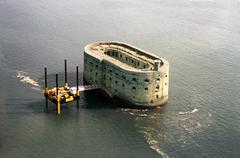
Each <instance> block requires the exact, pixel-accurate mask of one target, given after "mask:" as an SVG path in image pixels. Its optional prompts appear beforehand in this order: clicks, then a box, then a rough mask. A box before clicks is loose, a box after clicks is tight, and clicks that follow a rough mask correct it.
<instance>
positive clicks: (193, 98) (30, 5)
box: [0, 0, 240, 158]
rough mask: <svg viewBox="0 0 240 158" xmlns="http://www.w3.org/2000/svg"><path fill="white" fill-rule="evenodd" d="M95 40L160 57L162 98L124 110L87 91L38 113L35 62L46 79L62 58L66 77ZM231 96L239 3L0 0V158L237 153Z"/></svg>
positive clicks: (237, 67) (238, 66) (238, 132)
mask: <svg viewBox="0 0 240 158" xmlns="http://www.w3.org/2000/svg"><path fill="white" fill-rule="evenodd" d="M98 40H118V41H123V42H127V43H130V44H133V45H135V46H138V47H140V48H142V49H145V50H147V51H149V52H153V53H155V54H157V55H159V56H162V57H164V58H166V59H167V60H168V61H169V62H170V94H169V95H170V96H169V98H170V100H169V103H168V105H167V106H165V107H163V108H161V109H152V110H133V109H124V108H121V107H117V106H116V105H114V104H113V103H111V102H109V101H107V100H106V99H104V98H102V96H100V95H98V94H96V93H91V94H89V95H86V94H85V95H84V94H81V101H80V104H81V106H80V109H79V111H77V110H76V104H75V103H72V104H69V106H67V107H66V106H65V107H64V108H62V114H61V115H60V116H57V115H56V112H55V110H54V105H52V104H51V106H50V112H49V113H46V112H45V109H44V106H45V100H44V97H43V95H42V94H41V92H40V89H41V88H43V78H44V76H43V67H44V66H45V65H47V66H48V68H49V79H50V86H54V82H53V81H54V74H55V73H56V72H58V73H59V74H60V76H61V81H62V78H63V70H64V67H63V66H64V65H63V60H64V59H65V58H66V59H68V61H69V62H68V64H69V71H70V74H69V75H70V76H69V79H70V81H71V82H72V83H74V80H75V76H74V73H75V72H74V71H75V66H76V65H79V66H80V70H81V74H82V71H83V48H84V46H85V45H86V44H88V43H90V42H94V41H98ZM81 77H82V75H81ZM81 82H82V79H81ZM239 94H240V1H239V0H117V1H115V0H98V1H89V0H81V1H79V0H68V1H58V0H48V1H47V0H46V1H44V0H38V1H31V0H21V1H19V0H0V157H1V158H16V157H17V158H38V157H42V158H53V157H57V158H63V157H68V158H76V157H83V158H85V157H89V158H95V157H99V158H108V157H110V158H125V157H129V158H134V157H136V158H155V157H156V158H157V157H164V158H168V157H170V158H218V157H221V158H239V157H240V97H239V96H240V95H239Z"/></svg>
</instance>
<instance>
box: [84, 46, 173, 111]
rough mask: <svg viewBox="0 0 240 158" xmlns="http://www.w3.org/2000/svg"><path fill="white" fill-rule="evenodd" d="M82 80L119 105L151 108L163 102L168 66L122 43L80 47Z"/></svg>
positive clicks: (166, 94) (167, 82)
mask: <svg viewBox="0 0 240 158" xmlns="http://www.w3.org/2000/svg"><path fill="white" fill-rule="evenodd" d="M84 80H85V81H86V82H88V83H90V84H96V85H97V86H99V87H100V90H101V91H102V92H103V94H104V95H105V96H107V97H108V98H110V99H112V100H113V101H117V103H119V104H120V105H121V106H128V107H139V108H154V107H157V106H161V105H164V104H166V103H167V101H168V85H169V63H168V61H167V60H165V59H163V58H160V57H158V56H156V55H154V54H151V53H148V52H146V51H144V50H141V49H139V48H136V47H134V46H132V45H129V44H126V43H122V42H115V41H109V42H95V43H91V44H88V45H87V46H86V47H85V48H84Z"/></svg>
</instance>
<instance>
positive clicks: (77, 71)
mask: <svg viewBox="0 0 240 158" xmlns="http://www.w3.org/2000/svg"><path fill="white" fill-rule="evenodd" d="M76 77H77V78H76V84H77V91H76V93H77V108H79V91H78V66H76Z"/></svg>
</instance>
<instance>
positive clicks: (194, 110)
mask: <svg viewBox="0 0 240 158" xmlns="http://www.w3.org/2000/svg"><path fill="white" fill-rule="evenodd" d="M198 110H199V109H197V108H194V109H193V110H192V111H186V112H182V111H180V112H178V114H179V115H184V114H193V113H195V112H198Z"/></svg>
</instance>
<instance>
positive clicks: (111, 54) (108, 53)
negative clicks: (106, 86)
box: [104, 51, 146, 69]
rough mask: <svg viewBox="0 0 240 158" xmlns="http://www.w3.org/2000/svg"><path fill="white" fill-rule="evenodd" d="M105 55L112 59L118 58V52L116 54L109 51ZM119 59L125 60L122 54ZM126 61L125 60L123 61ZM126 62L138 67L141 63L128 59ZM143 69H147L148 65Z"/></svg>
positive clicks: (126, 58)
mask: <svg viewBox="0 0 240 158" xmlns="http://www.w3.org/2000/svg"><path fill="white" fill-rule="evenodd" d="M104 54H106V55H109V56H112V57H118V52H116V51H107V52H104ZM119 57H120V58H121V59H123V55H122V54H120V55H119ZM123 60H124V59H123ZM125 61H126V62H130V63H132V64H136V65H137V66H138V67H139V66H140V63H139V62H136V61H135V60H133V59H131V58H130V59H129V58H128V57H125ZM143 68H144V69H145V68H146V65H143Z"/></svg>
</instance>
